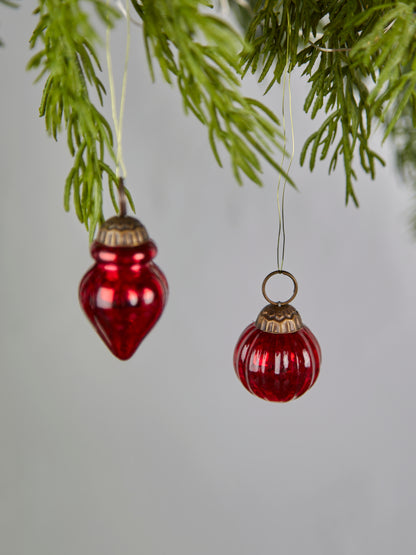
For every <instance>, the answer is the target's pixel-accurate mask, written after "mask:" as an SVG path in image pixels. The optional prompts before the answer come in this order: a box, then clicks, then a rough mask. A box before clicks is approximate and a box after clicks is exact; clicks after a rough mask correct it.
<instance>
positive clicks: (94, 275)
mask: <svg viewBox="0 0 416 555" xmlns="http://www.w3.org/2000/svg"><path fill="white" fill-rule="evenodd" d="M91 254H92V256H93V258H94V259H95V260H96V262H95V264H94V266H92V268H90V270H88V272H87V273H86V274H85V276H84V277H83V278H82V280H81V283H80V286H79V299H80V303H81V306H82V308H83V310H84V312H85V314H86V315H87V318H88V319H89V320H90V322H91V323H92V325H93V326H94V328H95V330H96V331H97V333H98V335H99V336H100V337H101V339H102V340H103V341H104V343H105V344H106V345H107V347H108V348H109V349H110V351H111V352H112V353H113V355H115V356H116V357H117V358H119V359H121V360H127V359H129V358H130V357H131V356H132V355H133V354H134V353H135V351H136V350H137V348H138V347H139V345H140V343H141V342H142V341H143V339H144V338H145V337H146V335H147V334H148V333H149V332H150V330H151V329H152V328H153V326H154V325H155V324H156V322H157V321H158V320H159V318H160V316H161V314H162V312H163V309H164V307H165V304H166V301H167V297H168V283H167V281H166V278H165V276H164V274H163V272H162V271H161V270H160V268H159V267H158V266H156V264H155V263H154V262H153V258H154V257H155V256H156V254H157V248H156V245H155V243H154V242H153V241H152V240H151V239H149V236H148V233H147V231H146V228H145V227H144V226H143V224H142V223H140V222H139V220H137V219H136V218H133V217H131V216H127V215H126V202H125V193H124V184H123V180H122V179H120V215H119V216H114V217H112V218H110V219H108V220H106V221H105V222H104V223H103V225H102V226H101V228H100V230H99V232H98V235H97V239H96V240H95V241H94V242H93V243H92V245H91Z"/></svg>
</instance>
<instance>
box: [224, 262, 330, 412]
mask: <svg viewBox="0 0 416 555" xmlns="http://www.w3.org/2000/svg"><path fill="white" fill-rule="evenodd" d="M277 274H283V275H286V276H288V277H289V278H290V279H292V281H293V285H294V291H293V294H292V296H291V297H290V299H288V300H287V301H283V302H281V301H273V300H271V299H270V298H269V297H268V296H267V293H266V284H267V281H268V280H269V279H270V278H271V277H272V276H274V275H277ZM262 291H263V295H264V297H265V299H266V300H267V301H268V302H269V303H270V304H268V305H267V306H265V307H264V308H263V310H261V312H260V313H259V315H258V317H257V320H256V321H255V322H253V323H251V324H250V325H249V326H247V328H246V329H245V330H244V331H243V333H242V334H241V336H240V338H239V340H238V342H237V345H236V347H235V350H234V370H235V372H236V374H237V377H238V379H239V380H240V381H241V383H242V384H243V386H244V387H245V388H246V389H247V390H248V391H249V392H250V393H252V394H253V395H255V396H256V397H260V398H261V399H265V400H266V401H274V402H287V401H291V400H293V399H297V398H299V397H300V396H301V395H303V394H304V393H306V391H308V390H309V389H310V388H311V387H312V386H313V384H314V383H315V382H316V380H317V378H318V375H319V370H320V365H321V358H322V356H321V349H320V346H319V343H318V341H317V339H316V337H315V336H314V334H313V333H312V332H311V330H310V329H309V328H307V327H306V326H305V325H304V324H303V322H302V319H301V317H300V314H299V313H298V311H297V310H296V309H295V308H294V307H293V306H292V305H290V304H289V303H290V302H292V300H293V299H294V298H295V296H296V294H297V291H298V285H297V281H296V279H295V278H294V276H293V275H292V274H291V273H289V272H286V271H284V270H276V271H274V272H271V273H270V274H269V275H267V276H266V278H265V279H264V281H263V286H262Z"/></svg>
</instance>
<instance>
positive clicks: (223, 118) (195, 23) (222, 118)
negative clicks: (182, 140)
mask: <svg viewBox="0 0 416 555" xmlns="http://www.w3.org/2000/svg"><path fill="white" fill-rule="evenodd" d="M132 5H133V7H134V8H135V10H136V12H137V14H138V15H139V16H140V17H141V19H142V21H143V34H144V41H145V47H146V53H147V59H148V62H149V68H150V71H151V74H152V77H153V79H154V68H153V62H154V61H156V62H157V63H158V64H159V67H160V69H161V72H162V75H163V77H164V79H165V80H166V81H167V82H168V83H173V82H174V81H176V83H177V86H178V88H179V91H180V93H181V95H182V99H183V106H184V109H185V112H192V113H193V114H194V115H195V116H196V117H197V118H198V119H199V120H200V121H201V122H202V123H203V124H204V125H206V126H207V128H208V136H209V141H210V144H211V148H212V150H213V153H214V156H215V158H216V160H217V162H218V163H219V164H220V165H221V160H220V156H219V153H218V143H220V144H222V145H223V146H224V147H225V148H226V150H227V151H228V153H229V155H230V158H231V166H232V169H233V173H234V176H235V178H236V180H237V181H238V182H239V183H240V184H241V182H242V175H241V172H242V173H244V174H246V175H247V176H248V177H249V178H250V179H251V180H252V181H254V182H255V183H257V184H259V185H261V178H260V175H261V165H260V160H259V158H263V159H265V160H266V161H267V162H269V163H270V164H271V165H272V166H273V167H274V168H275V169H276V170H277V171H278V172H279V173H282V174H283V175H284V176H285V177H286V179H287V180H288V181H289V182H290V183H292V184H293V182H292V180H291V179H290V178H289V177H288V176H287V175H286V173H285V172H284V170H283V169H282V168H281V167H280V166H279V164H277V162H276V161H275V156H274V151H275V149H276V148H278V149H280V150H283V146H282V140H281V139H282V135H281V133H280V130H279V127H278V126H279V122H278V120H277V118H276V117H273V118H272V117H271V113H270V112H269V111H268V110H267V109H266V108H265V107H263V105H261V104H260V103H256V102H254V101H253V100H252V99H248V98H245V97H244V96H242V94H241V93H240V89H239V85H240V83H239V80H238V76H240V75H241V68H240V61H239V55H238V52H239V50H241V49H242V48H243V49H244V43H243V42H242V39H241V37H240V36H239V35H238V33H237V32H235V31H234V30H233V29H232V28H231V27H230V26H229V25H228V24H227V23H225V22H224V21H222V20H221V19H219V18H217V17H215V16H214V15H211V14H209V13H206V12H201V11H200V7H210V3H209V2H208V0H159V1H158V2H154V1H153V0H142V1H141V2H138V1H137V0H132Z"/></svg>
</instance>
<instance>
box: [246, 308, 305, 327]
mask: <svg viewBox="0 0 416 555" xmlns="http://www.w3.org/2000/svg"><path fill="white" fill-rule="evenodd" d="M256 327H257V328H258V329H259V330H262V331H266V332H268V333H294V332H295V331H298V330H300V329H301V328H303V323H302V319H301V317H300V314H299V312H298V311H297V310H296V308H295V307H293V306H292V305H290V304H283V305H278V304H268V305H267V306H265V307H264V308H263V310H262V311H261V312H260V314H259V315H258V316H257V320H256Z"/></svg>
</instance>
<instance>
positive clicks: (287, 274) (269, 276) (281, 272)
mask: <svg viewBox="0 0 416 555" xmlns="http://www.w3.org/2000/svg"><path fill="white" fill-rule="evenodd" d="M277 274H283V275H285V276H287V277H289V278H290V279H291V280H292V282H293V293H292V296H291V297H290V298H289V299H288V300H287V301H272V299H270V297H268V296H267V293H266V284H267V282H268V281H269V279H270V278H271V277H272V276H275V275H277ZM261 291H262V293H263V297H264V298H265V299H266V301H268V302H269V303H270V304H274V305H278V306H284V305H287V304H289V303H291V302H292V301H293V299H294V298H295V297H296V295H297V294H298V282H297V281H296V278H295V276H294V275H292V274H291V273H290V272H286V270H275V271H274V272H270V274H268V275H267V276H266V277H265V278H264V280H263V285H262V286H261Z"/></svg>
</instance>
